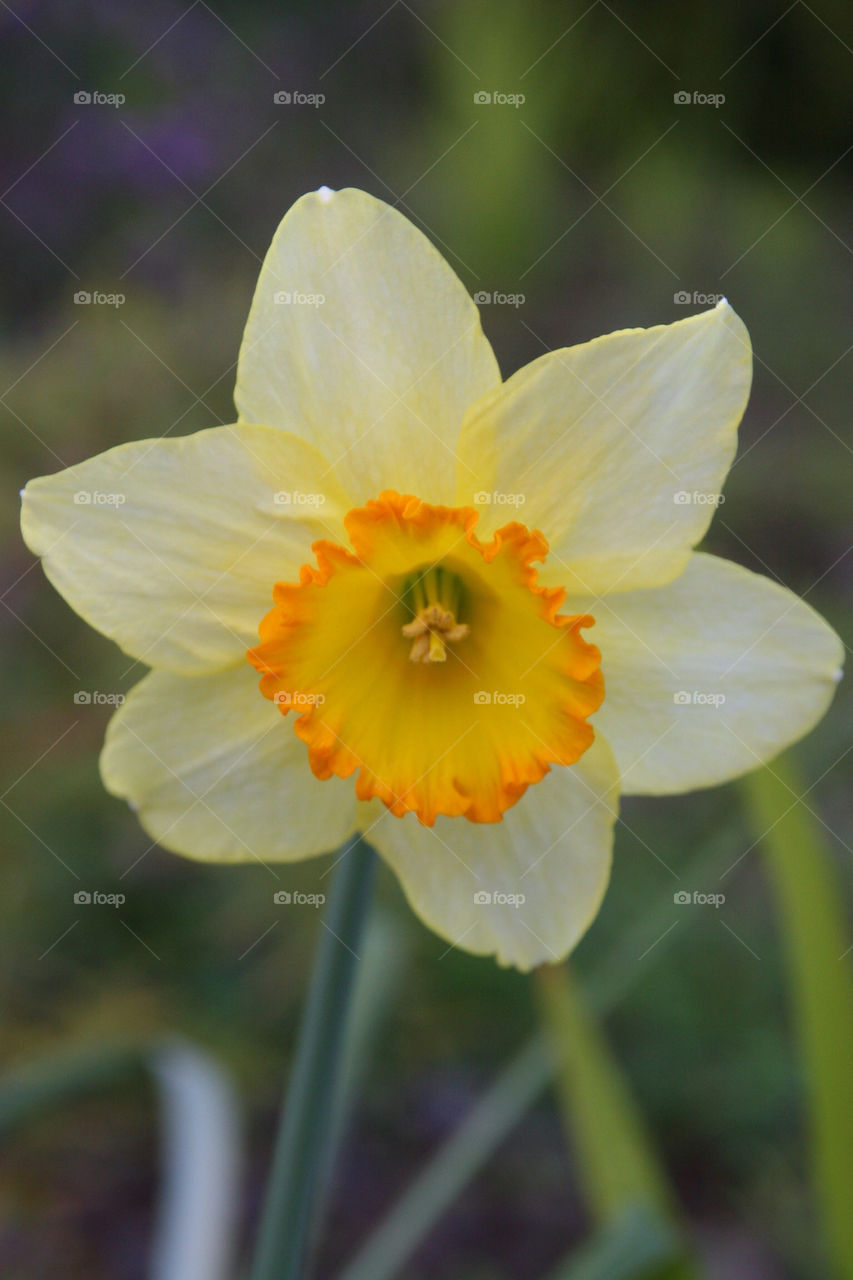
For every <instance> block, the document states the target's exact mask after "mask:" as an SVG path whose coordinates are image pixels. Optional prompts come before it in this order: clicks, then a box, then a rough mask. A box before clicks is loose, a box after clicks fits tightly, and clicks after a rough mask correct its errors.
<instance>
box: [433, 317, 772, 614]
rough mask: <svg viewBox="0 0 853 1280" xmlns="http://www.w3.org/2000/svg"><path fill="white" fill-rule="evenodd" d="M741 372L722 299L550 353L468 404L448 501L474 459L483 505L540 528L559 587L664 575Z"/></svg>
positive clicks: (720, 471)
mask: <svg viewBox="0 0 853 1280" xmlns="http://www.w3.org/2000/svg"><path fill="white" fill-rule="evenodd" d="M751 370H752V358H751V349H750V344H749V335H748V334H747V332H746V329H745V328H744V326H743V324H742V323H741V321H740V320H739V319H738V317H737V316H736V315H735V313H734V312H733V311H732V310H731V308H730V307H729V306H728V304H727V303H721V304H720V305H719V306H718V307H716V308H715V309H714V310H713V311H707V312H705V313H704V314H702V315H697V316H691V317H690V318H689V319H687V320H681V321H679V322H678V323H676V324H670V325H659V326H658V327H657V328H654V329H630V330H625V331H623V332H621V333H612V334H609V335H608V336H606V337H603V338H597V339H596V340H595V341H594V342H588V343H585V344H583V345H582V346H577V347H568V348H565V349H563V350H560V351H553V352H550V353H549V354H547V355H544V356H542V357H541V358H540V359H538V360H534V361H533V363H532V364H529V365H527V367H526V368H524V369H521V370H520V371H519V372H518V373H517V374H515V376H514V377H512V378H510V379H509V381H508V382H507V383H506V384H505V385H504V386H503V387H502V388H501V389H500V390H499V391H497V392H493V393H491V394H490V395H489V396H487V397H486V398H485V399H484V400H482V401H481V402H480V404H478V405H476V406H474V407H473V408H472V410H471V412H470V414H469V415H468V417H467V418H466V421H465V425H464V427H463V430H462V436H461V439H460V454H461V462H462V466H461V468H460V473H459V493H458V501H459V502H460V503H461V502H470V501H472V494H471V483H470V473H469V471H468V470H467V468H470V467H478V466H479V467H480V469H481V475H482V483H481V484H480V486H479V487H480V489H481V490H482V491H483V492H482V493H481V494H480V495H479V500H480V502H481V504H482V505H483V508H484V512H485V514H486V516H488V517H489V518H490V519H494V520H495V521H496V522H498V523H500V521H501V520H503V519H506V512H507V511H508V510H510V511H512V513H513V514H514V515H515V516H516V517H517V518H518V519H519V520H523V521H524V523H525V524H526V525H527V526H528V527H529V528H538V529H541V530H542V531H543V532H544V533H545V535H546V537H547V538H548V542H549V545H550V548H551V550H550V555H549V560H548V573H547V574H545V575H543V578H544V580H546V581H549V582H550V581H552V580H553V581H554V582H560V583H562V585H564V586H565V587H566V589H567V590H568V591H586V592H591V593H598V592H603V591H612V590H619V591H627V590H630V589H633V588H635V587H645V586H657V585H660V584H662V583H664V582H667V581H669V580H670V579H671V578H673V577H675V576H676V574H678V573H680V572H681V570H682V569H683V568H684V566H685V564H686V563H687V559H688V556H689V553H690V549H691V547H693V546H694V545H695V544H696V543H697V542H698V541H699V539H700V538H701V537H702V536H703V534H704V532H705V530H706V529H707V527H708V524H709V522H710V519H711V516H712V514H713V512H714V511H715V509H716V508H715V500H716V497H717V494H718V493H719V490H720V487H721V485H722V483H723V480H724V478H725V475H726V472H727V471H728V469H729V466H730V465H731V462H732V458H733V457H734V453H735V444H736V433H737V426H738V423H739V421H740V418H741V415H742V413H743V411H744V407H745V405H746V401H747V397H748V395H749V386H750V379H751ZM549 575H550V576H549Z"/></svg>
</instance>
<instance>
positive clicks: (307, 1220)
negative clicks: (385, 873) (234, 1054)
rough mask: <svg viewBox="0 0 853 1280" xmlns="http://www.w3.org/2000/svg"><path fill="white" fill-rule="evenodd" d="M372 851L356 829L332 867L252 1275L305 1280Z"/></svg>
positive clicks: (328, 1155)
mask: <svg viewBox="0 0 853 1280" xmlns="http://www.w3.org/2000/svg"><path fill="white" fill-rule="evenodd" d="M374 869H375V856H374V853H373V850H372V849H371V848H370V845H368V844H365V842H364V841H363V840H362V839H361V838H360V837H359V836H355V837H353V839H352V840H351V841H350V842H349V844H348V845H347V846H345V849H344V851H343V853H342V855H341V857H340V859H339V862H338V864H337V866H336V868H335V873H334V879H333V881H332V888H331V893H330V895H329V903H328V905H327V907H326V912H325V915H324V917H323V921H322V928H321V936H320V941H319V944H318V950H317V960H316V964H315V967H314V973H313V975H312V977H311V986H310V989H309V992H308V1001H307V1004H306V1007H305V1012H304V1014H303V1019H302V1025H301V1027H300V1031H299V1042H298V1045H297V1049H296V1059H295V1063H294V1067H293V1072H292V1075H291V1079H290V1083H289V1087H288V1089H287V1093H286V1096H285V1102H284V1108H283V1111H282V1118H281V1122H280V1127H279V1134H278V1139H277V1142H276V1150H275V1155H274V1157H273V1165H272V1171H271V1173H270V1180H269V1184H268V1188H267V1197H266V1203H265V1205H264V1211H263V1215H262V1217H261V1225H260V1230H259V1232H258V1241H257V1247H256V1251H255V1258H254V1264H253V1267H252V1271H251V1274H250V1280H301V1278H302V1277H303V1276H304V1274H305V1267H306V1264H307V1260H308V1256H309V1251H310V1247H311V1243H312V1238H313V1235H314V1232H315V1229H316V1226H317V1220H318V1217H319V1211H320V1208H321V1205H322V1198H323V1194H324V1191H325V1187H326V1182H327V1179H328V1173H329V1167H330V1165H331V1162H332V1156H333V1145H334V1125H335V1118H336V1115H337V1112H338V1102H339V1096H338V1095H339V1093H340V1087H341V1080H342V1078H343V1074H344V1072H343V1067H344V1063H343V1054H342V1050H343V1046H344V1043H345V1037H346V1031H347V1020H348V1014H349V1010H350V1004H351V997H352V992H353V988H354V985H355V983H354V978H355V971H356V965H357V963H358V959H359V956H358V952H359V949H360V946H361V938H362V934H363V930H364V923H365V920H366V918H367V912H368V905H369V902H370V893H371V888H372V884H373V877H374Z"/></svg>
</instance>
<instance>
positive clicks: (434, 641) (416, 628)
mask: <svg viewBox="0 0 853 1280" xmlns="http://www.w3.org/2000/svg"><path fill="white" fill-rule="evenodd" d="M461 594H462V584H461V583H460V581H459V579H458V578H457V577H456V575H455V574H454V573H450V572H449V571H448V570H446V569H442V568H441V566H438V567H437V568H429V569H426V570H424V571H423V572H421V573H418V574H416V575H415V577H414V578H413V579H412V583H411V586H410V587H409V589H408V590H407V592H406V594H405V596H404V600H406V602H407V603H409V602H410V607H412V608H413V612H414V614H415V616H414V618H413V620H412V621H411V622H406V623H404V624H403V626H402V627H401V628H400V630H401V631H402V633H403V635H404V636H405V637H406V639H407V640H412V641H413V642H414V643H413V644H412V647H411V650H410V651H409V658H410V659H411V661H412V662H446V661H447V646H448V644H455V643H456V642H457V641H458V640H464V639H465V637H466V636H467V635H468V633H469V631H470V630H471V628H470V627H469V626H468V624H467V622H457V621H456V613H457V611H458V608H459V598H460V596H461Z"/></svg>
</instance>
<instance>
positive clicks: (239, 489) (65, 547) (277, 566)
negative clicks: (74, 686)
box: [21, 426, 349, 672]
mask: <svg viewBox="0 0 853 1280" xmlns="http://www.w3.org/2000/svg"><path fill="white" fill-rule="evenodd" d="M348 506H349V500H348V498H347V497H346V496H345V495H344V494H343V493H342V491H341V490H340V488H339V486H338V485H337V483H336V482H335V481H334V480H333V479H332V477H331V475H330V473H329V468H328V464H327V463H326V461H325V460H324V458H323V457H322V455H321V454H319V453H318V452H317V450H316V449H314V448H313V447H312V446H311V445H309V444H307V443H306V442H305V441H304V440H301V439H299V438H298V437H296V436H292V435H289V434H287V433H285V432H283V431H277V430H276V429H275V428H273V427H254V426H231V427H212V428H211V429H209V430H207V431H199V432H198V433H197V434H195V435H191V436H182V437H179V438H176V439H160V440H141V441H136V442H134V443H132V444H125V445H119V446H118V447H117V448H115V449H110V450H109V451H108V452H107V453H102V454H100V455H99V456H97V457H95V458H90V459H89V460H88V461H86V462H81V463H79V464H78V465H77V466H74V467H69V468H68V470H67V471H60V472H58V473H57V474H56V475H52V476H42V477H40V478H39V479H38V480H32V481H31V482H30V483H29V484H28V485H27V487H26V489H25V490H24V494H23V512H22V516H21V524H22V528H23V533H24V538H25V540H26V543H27V545H28V546H29V548H30V550H31V551H34V552H35V553H36V555H39V556H41V557H42V559H43V562H44V569H45V572H46V574H47V576H48V578H49V579H50V581H51V582H52V583H53V585H54V586H55V587H56V589H57V591H59V592H60V593H61V594H62V595H63V596H64V597H65V599H66V600H67V601H68V603H69V604H70V605H71V607H72V608H73V609H75V610H76V612H77V613H79V614H80V615H81V616H82V617H83V618H85V619H86V621H87V622H89V623H90V624H91V625H92V626H93V627H95V628H97V630H98V631H102V632H103V633H104V634H105V635H108V636H109V637H110V638H111V639H112V640H115V641H116V642H117V643H118V644H119V645H121V647H122V649H124V650H125V651H126V652H127V653H129V654H130V655H131V656H132V657H134V658H138V659H140V660H141V661H143V662H145V663H147V664H148V665H149V666H152V667H163V668H165V669H167V670H171V671H177V672H201V671H211V670H216V669H217V668H220V667H223V666H225V665H227V664H229V663H234V662H239V661H241V660H242V658H243V655H244V652H245V649H246V646H247V645H250V644H252V643H253V642H254V641H255V640H256V639H257V629H258V623H259V622H260V620H261V618H262V617H263V616H264V614H265V613H266V612H267V611H268V610H269V607H270V604H271V602H272V588H273V584H274V583H275V582H276V581H279V580H281V579H297V578H298V576H299V568H300V566H301V565H302V564H304V563H305V562H306V561H307V560H310V559H311V543H312V541H314V540H315V539H316V538H322V537H333V538H339V537H340V536H341V534H342V519H343V515H344V513H345V512H346V510H347V507H348Z"/></svg>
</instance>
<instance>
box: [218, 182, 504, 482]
mask: <svg viewBox="0 0 853 1280" xmlns="http://www.w3.org/2000/svg"><path fill="white" fill-rule="evenodd" d="M499 382H500V373H499V371H498V367H497V364H496V362H495V358H494V355H493V353H492V349H491V347H490V346H489V343H488V342H487V340H486V338H485V337H484V335H483V332H482V329H481V327H480V318H479V314H478V312H477V308H476V307H475V306H474V304H473V302H472V301H471V298H470V297H469V295H468V293H467V291H466V290H465V288H464V287H463V285H462V284H461V282H460V281H459V280H458V279H457V277H456V275H455V274H454V273H453V271H452V270H451V269H450V267H449V266H448V264H447V263H446V262H445V260H444V259H443V258H442V256H441V254H440V253H438V252H437V250H436V249H435V248H434V247H433V245H432V244H431V243H430V241H429V240H428V239H427V238H426V236H424V235H423V234H422V232H420V231H419V230H418V229H417V228H416V227H415V226H413V225H412V223H411V222H409V221H408V219H407V218H405V217H404V216H403V215H402V214H401V213H400V212H398V211H397V210H396V209H394V208H392V207H391V206H390V205H387V204H384V203H383V202H382V201H381V200H376V199H374V197H373V196H369V195H367V194H365V192H363V191H357V190H353V189H348V190H344V191H338V192H331V191H327V190H324V191H321V192H315V193H312V194H311V195H307V196H304V197H303V198H302V199H301V200H299V201H297V203H296V204H295V205H294V206H293V208H292V209H291V210H290V211H289V213H288V214H287V216H286V217H285V219H284V221H283V222H282V224H281V226H280V227H279V229H278V231H277V232H276V236H275V239H274V240H273V242H272V245H271V247H270V249H269V252H268V253H267V256H266V260H265V262H264V266H263V269H262V271H261V275H260V279H259V280H258V286H257V289H256V291H255V297H254V301H253V302H252V309H251V313H250V315H249V321H248V324H247V325H246V332H245V336H244V339H243V345H242V348H241V350H240V362H239V365H238V370H237V389H236V393H235V396H236V401H237V408H238V411H239V413H240V418H241V420H243V421H246V422H266V423H269V424H271V425H273V426H278V427H284V428H286V429H287V430H290V431H294V432H297V433H298V434H300V435H302V436H304V437H305V438H306V439H308V440H312V441H313V442H314V443H315V444H317V445H318V446H319V448H320V449H322V451H323V452H324V453H325V454H326V455H327V456H328V457H329V459H330V461H331V462H332V463H333V465H334V467H335V470H336V472H337V474H338V475H339V476H340V478H341V481H342V483H343V484H344V486H345V487H346V489H347V490H348V491H349V492H350V493H351V494H352V495H353V498H354V500H355V501H356V502H358V503H361V502H364V501H366V500H367V499H368V498H373V497H376V496H377V494H378V493H379V492H380V491H381V490H383V489H386V488H389V487H390V488H395V489H397V490H399V491H400V492H410V493H417V494H418V495H420V496H421V497H423V498H425V499H427V500H428V501H430V502H444V503H449V502H452V500H453V494H454V485H455V467H456V456H455V455H456V445H457V440H458V436H459V430H460V427H461V425H462V418H463V415H464V413H465V411H466V409H467V408H468V406H469V405H470V404H471V403H472V402H473V401H474V400H476V399H477V398H478V397H479V396H481V395H483V394H484V393H485V392H486V391H488V390H490V388H492V387H494V386H496V385H498V384H499Z"/></svg>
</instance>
